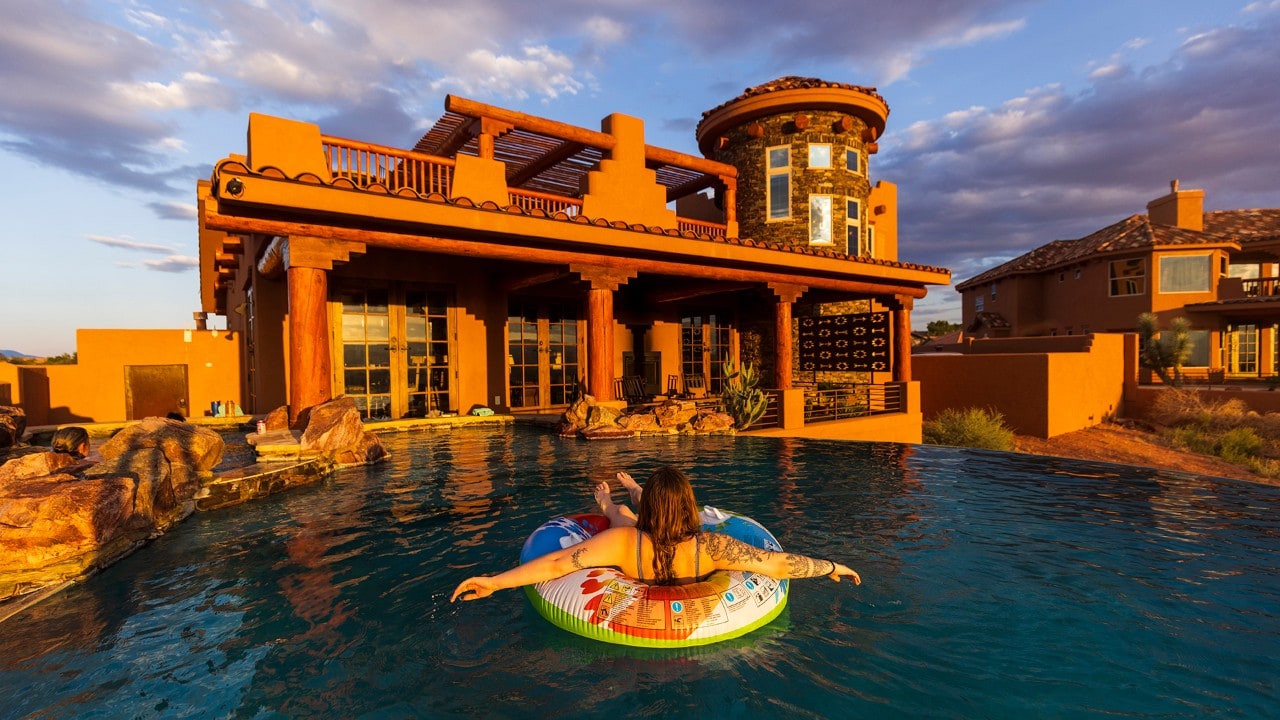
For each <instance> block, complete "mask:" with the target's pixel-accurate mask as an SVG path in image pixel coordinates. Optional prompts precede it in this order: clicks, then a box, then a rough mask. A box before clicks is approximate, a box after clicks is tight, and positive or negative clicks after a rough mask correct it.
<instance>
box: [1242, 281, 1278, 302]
mask: <svg viewBox="0 0 1280 720" xmlns="http://www.w3.org/2000/svg"><path fill="white" fill-rule="evenodd" d="M1244 296H1245V297H1276V296H1280V278H1273V277H1270V278H1246V279H1245V280H1244Z"/></svg>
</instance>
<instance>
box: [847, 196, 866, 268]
mask: <svg viewBox="0 0 1280 720" xmlns="http://www.w3.org/2000/svg"><path fill="white" fill-rule="evenodd" d="M850 208H853V211H852V212H850ZM844 213H845V216H844V237H845V242H846V243H848V246H847V247H846V248H845V252H846V253H848V254H849V255H853V256H855V257H870V255H871V253H870V252H869V250H868V249H867V247H866V244H865V243H864V242H863V240H862V201H861V200H859V199H858V198H851V197H846V198H845V199H844ZM850 231H852V232H853V238H852V242H850Z"/></svg>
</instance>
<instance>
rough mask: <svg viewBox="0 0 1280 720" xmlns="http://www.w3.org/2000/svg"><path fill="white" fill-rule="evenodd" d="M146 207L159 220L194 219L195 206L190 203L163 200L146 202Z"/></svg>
mask: <svg viewBox="0 0 1280 720" xmlns="http://www.w3.org/2000/svg"><path fill="white" fill-rule="evenodd" d="M147 207H149V208H151V211H152V212H154V213H155V214H156V217H158V218H160V219H161V220H194V219H196V211H197V209H196V206H195V205H194V204H192V203H184V202H175V201H163V202H151V203H147Z"/></svg>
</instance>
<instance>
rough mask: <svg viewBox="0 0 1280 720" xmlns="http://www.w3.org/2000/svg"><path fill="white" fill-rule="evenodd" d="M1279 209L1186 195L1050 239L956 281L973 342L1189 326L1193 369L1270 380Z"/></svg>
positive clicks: (1277, 316)
mask: <svg viewBox="0 0 1280 720" xmlns="http://www.w3.org/2000/svg"><path fill="white" fill-rule="evenodd" d="M1278 270H1280V209H1277V208H1268V209H1254V210H1218V211H1213V212H1204V191H1203V190H1181V189H1179V188H1178V182H1177V181H1176V180H1175V181H1173V183H1171V187H1170V192H1169V194H1167V195H1165V196H1163V197H1160V198H1157V199H1155V200H1153V201H1151V202H1150V203H1148V204H1147V213H1146V214H1145V215H1142V214H1140V215H1132V216H1130V217H1128V218H1125V219H1124V220H1121V221H1120V222H1117V223H1115V224H1113V225H1110V226H1108V227H1105V228H1102V229H1101V230H1098V231H1097V232H1094V233H1092V234H1090V235H1087V236H1085V237H1082V238H1079V239H1077V240H1055V241H1053V242H1051V243H1048V244H1047V245H1042V246H1040V247H1038V248H1036V249H1034V250H1032V251H1030V252H1028V253H1025V254H1023V255H1021V256H1019V257H1016V258H1014V259H1013V260H1010V261H1009V262H1007V263H1004V264H1003V265H1000V266H998V267H995V268H992V269H990V270H987V271H985V272H983V273H981V274H979V275H976V276H974V277H972V278H969V279H968V280H965V281H964V282H961V283H959V284H957V285H956V290H957V291H958V292H959V293H960V294H961V296H962V298H963V310H962V316H963V325H964V328H965V332H966V334H968V335H969V336H971V337H1019V336H1050V335H1084V334H1089V333H1098V332H1110V333H1125V332H1128V333H1132V332H1135V331H1136V329H1137V322H1138V321H1137V318H1138V315H1140V314H1141V313H1144V312H1151V313H1155V314H1156V315H1157V316H1158V317H1159V318H1160V325H1161V327H1166V328H1167V327H1168V325H1169V322H1170V321H1171V320H1172V319H1173V318H1175V317H1179V316H1182V317H1186V318H1187V319H1188V320H1190V321H1191V324H1192V328H1193V330H1192V333H1191V337H1192V344H1193V350H1192V355H1191V357H1190V359H1189V360H1188V362H1187V364H1186V367H1187V368H1190V369H1191V373H1190V374H1191V375H1192V376H1194V375H1196V374H1197V371H1198V374H1201V375H1204V374H1206V373H1209V372H1215V374H1216V373H1222V374H1224V375H1225V376H1227V377H1235V378H1258V377H1265V376H1271V375H1275V374H1276V373H1277V368H1278V364H1280V353H1277V350H1276V348H1277V342H1278V341H1280V335H1278V334H1277V332H1276V328H1277V323H1280V289H1278V288H1280V286H1278V285H1277V282H1278V281H1280V272H1278Z"/></svg>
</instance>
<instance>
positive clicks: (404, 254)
mask: <svg viewBox="0 0 1280 720" xmlns="http://www.w3.org/2000/svg"><path fill="white" fill-rule="evenodd" d="M887 115H888V107H887V105H885V103H884V100H883V98H881V97H880V96H879V95H878V94H876V93H875V92H874V90H872V89H869V88H863V87H860V86H856V85H845V84H839V83H827V82H822V81H818V80H811V79H803V78H782V79H780V80H778V81H775V82H773V83H769V84H766V85H762V86H759V87H757V88H752V89H749V90H747V91H746V92H745V93H744V94H743V95H742V96H740V97H738V98H735V99H733V100H731V101H729V102H727V103H725V104H724V105H721V106H720V107H717V108H715V109H714V110H711V111H709V112H707V113H705V114H704V118H703V120H702V122H701V123H700V124H699V126H698V131H697V138H698V144H699V147H700V149H701V150H702V152H703V154H704V157H696V156H692V155H687V154H684V153H680V152H676V151H673V150H670V149H666V148H661V147H655V146H652V145H648V144H646V143H645V138H644V123H643V121H642V120H640V119H638V118H634V117H629V116H626V115H620V114H613V115H609V116H608V117H606V118H605V119H604V120H603V121H602V122H601V128H600V130H592V129H588V128H583V127H576V126H572V125H568V124H565V123H561V122H557V121H555V120H550V119H546V118H541V117H535V116H532V115H527V114H524V113H520V112H515V111H511V110H507V109H503V108H500V107H494V106H491V105H486V104H482V103H478V102H475V101H472V100H467V99H464V98H459V97H454V96H449V97H447V98H446V100H445V113H444V115H443V116H442V117H441V118H440V120H439V121H438V122H437V123H436V124H435V126H434V127H432V128H431V130H430V131H429V132H427V133H426V134H425V135H424V136H423V137H422V138H421V139H420V140H419V141H418V142H417V144H416V145H415V146H414V148H413V149H412V150H402V149H396V148H390V147H382V146H377V145H371V144H369V143H364V142H360V141H358V140H352V139H345V138H337V137H331V136H327V135H324V134H323V133H322V132H321V130H320V128H318V127H317V126H315V125H312V124H308V123H303V122H297V121H293V120H287V119H283V118H277V117H270V116H266V115H260V114H251V115H250V117H249V127H248V146H247V148H246V152H245V153H244V154H242V155H241V154H232V155H229V156H228V157H226V158H224V159H223V160H221V161H219V162H218V163H217V164H216V166H215V167H214V169H213V173H212V176H211V177H210V179H209V180H207V181H202V182H200V183H199V185H198V199H199V225H200V273H201V277H200V291H201V303H202V310H203V311H204V312H207V313H213V314H219V315H224V316H226V317H227V327H228V329H229V330H232V331H234V332H236V333H237V336H238V337H240V338H242V341H243V342H242V360H243V367H244V368H245V371H244V393H243V395H244V402H245V404H246V406H247V408H248V409H250V410H251V411H253V412H265V411H268V410H270V409H272V408H273V407H277V406H279V405H282V404H287V405H288V406H289V407H290V410H291V414H293V415H296V414H297V412H298V411H299V410H301V409H303V408H306V407H309V406H312V405H315V404H317V403H319V402H322V401H324V400H327V399H329V398H332V397H335V396H338V395H347V396H350V397H352V398H354V399H355V400H356V402H357V404H358V405H359V407H360V408H361V410H362V412H363V413H364V415H365V416H366V417H368V418H402V417H422V416H430V415H433V414H438V413H442V412H443V413H451V412H461V413H465V412H468V411H469V410H470V409H472V408H474V407H477V406H487V407H492V408H494V409H498V410H501V411H508V412H513V413H525V412H527V413H545V412H554V411H557V410H560V409H563V408H564V407H565V406H566V404H567V403H568V402H569V401H570V399H571V397H572V396H573V395H574V393H575V391H576V390H577V389H578V387H579V385H580V384H581V385H584V386H585V390H586V391H587V392H588V393H590V394H591V395H594V396H595V397H596V398H597V399H598V400H601V401H605V402H608V401H613V400H615V397H614V395H615V381H616V380H617V379H618V378H620V377H623V376H633V375H638V376H641V377H643V378H644V379H645V383H646V385H647V386H648V389H649V390H650V391H653V392H660V391H664V390H667V389H668V387H669V385H676V387H674V388H672V389H674V390H676V391H680V390H682V389H683V387H681V384H682V383H688V382H689V379H690V378H699V382H700V383H702V384H704V385H705V387H706V388H707V390H708V391H709V392H711V393H712V394H714V393H716V392H718V391H719V390H720V389H721V386H722V384H723V383H724V381H725V378H724V371H723V363H724V360H726V359H732V360H735V361H737V360H739V359H741V358H742V357H743V356H744V353H743V335H744V330H745V329H753V330H751V332H749V333H748V335H750V336H751V337H755V338H757V339H759V338H767V340H765V346H763V347H759V348H754V347H753V348H751V352H750V353H746V355H747V356H748V359H758V360H759V362H760V364H761V365H762V366H767V369H768V373H769V374H768V376H767V380H766V382H765V384H766V385H768V386H770V389H771V392H772V393H773V395H774V397H775V399H776V402H777V403H778V408H779V416H780V417H779V423H780V424H781V425H783V426H795V425H796V424H798V423H802V422H803V420H802V418H801V417H800V413H799V411H798V408H800V407H802V406H803V394H804V390H803V389H800V388H796V387H794V386H793V379H794V378H796V377H797V376H799V375H800V374H801V373H803V372H804V371H805V370H806V369H808V370H814V371H816V369H818V368H819V366H822V367H824V368H825V367H828V366H830V367H832V368H837V369H847V370H866V371H869V372H870V373H871V374H870V375H869V378H870V380H871V382H873V383H874V382H877V381H878V384H880V385H884V386H890V385H892V386H895V387H896V388H898V390H899V391H900V393H899V395H900V396H901V397H903V398H905V400H904V401H903V402H904V405H903V406H902V407H900V408H895V409H896V410H899V411H900V412H899V414H901V415H904V416H906V417H909V418H914V420H913V422H914V424H915V429H914V433H915V437H916V439H918V434H919V427H918V425H919V416H918V407H916V406H912V405H911V404H912V403H913V402H914V403H916V405H918V398H914V399H913V394H912V393H913V392H914V390H912V387H911V383H910V380H911V371H910V347H911V335H910V327H911V324H910V311H911V307H912V303H913V301H914V300H915V299H916V298H921V297H924V295H925V293H926V292H927V286H929V285H938V284H945V283H947V282H948V281H949V273H948V271H946V270H945V269H941V268H935V267H927V266H921V265H916V264H912V263H904V262H900V261H898V259H897V253H898V237H897V224H896V214H897V204H896V189H895V188H894V186H892V185H891V184H888V183H883V182H882V183H876V184H874V185H873V184H871V183H870V181H869V179H868V176H867V162H868V157H869V156H870V155H871V154H873V153H874V152H875V149H876V147H875V140H876V138H877V137H879V135H880V133H881V132H883V130H884V123H885V118H886V117H887ZM829 303H853V304H855V305H856V306H857V307H860V308H862V309H863V310H864V312H861V313H859V314H856V315H855V314H846V315H841V316H838V317H839V318H843V319H841V320H838V321H837V320H835V319H832V320H830V321H829V322H827V321H824V322H823V323H817V322H816V321H815V322H813V323H809V325H812V326H813V327H809V328H808V329H807V330H806V328H805V327H803V326H804V325H805V323H802V322H800V320H797V319H795V318H797V317H807V316H809V315H812V314H813V313H811V312H810V308H812V307H813V306H817V305H822V304H829ZM819 325H821V327H818V326H819ZM837 325H838V327H837ZM758 328H765V329H766V330H769V332H763V333H757V334H752V333H754V332H755V330H754V329H758ZM806 332H807V333H808V334H806ZM833 333H834V335H833ZM836 336H839V341H838V342H837V341H836V340H834V339H833V338H835V337H836ZM819 346H821V348H819ZM757 354H758V358H756V357H754V356H755V355H757ZM797 365H799V366H801V367H797ZM900 424H901V423H900ZM908 424H909V423H908ZM890 434H892V435H895V437H893V438H887V439H896V438H897V437H905V438H907V439H908V440H909V439H910V438H911V435H912V431H911V430H910V428H908V429H906V430H904V431H902V432H899V431H898V430H891V431H890Z"/></svg>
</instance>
